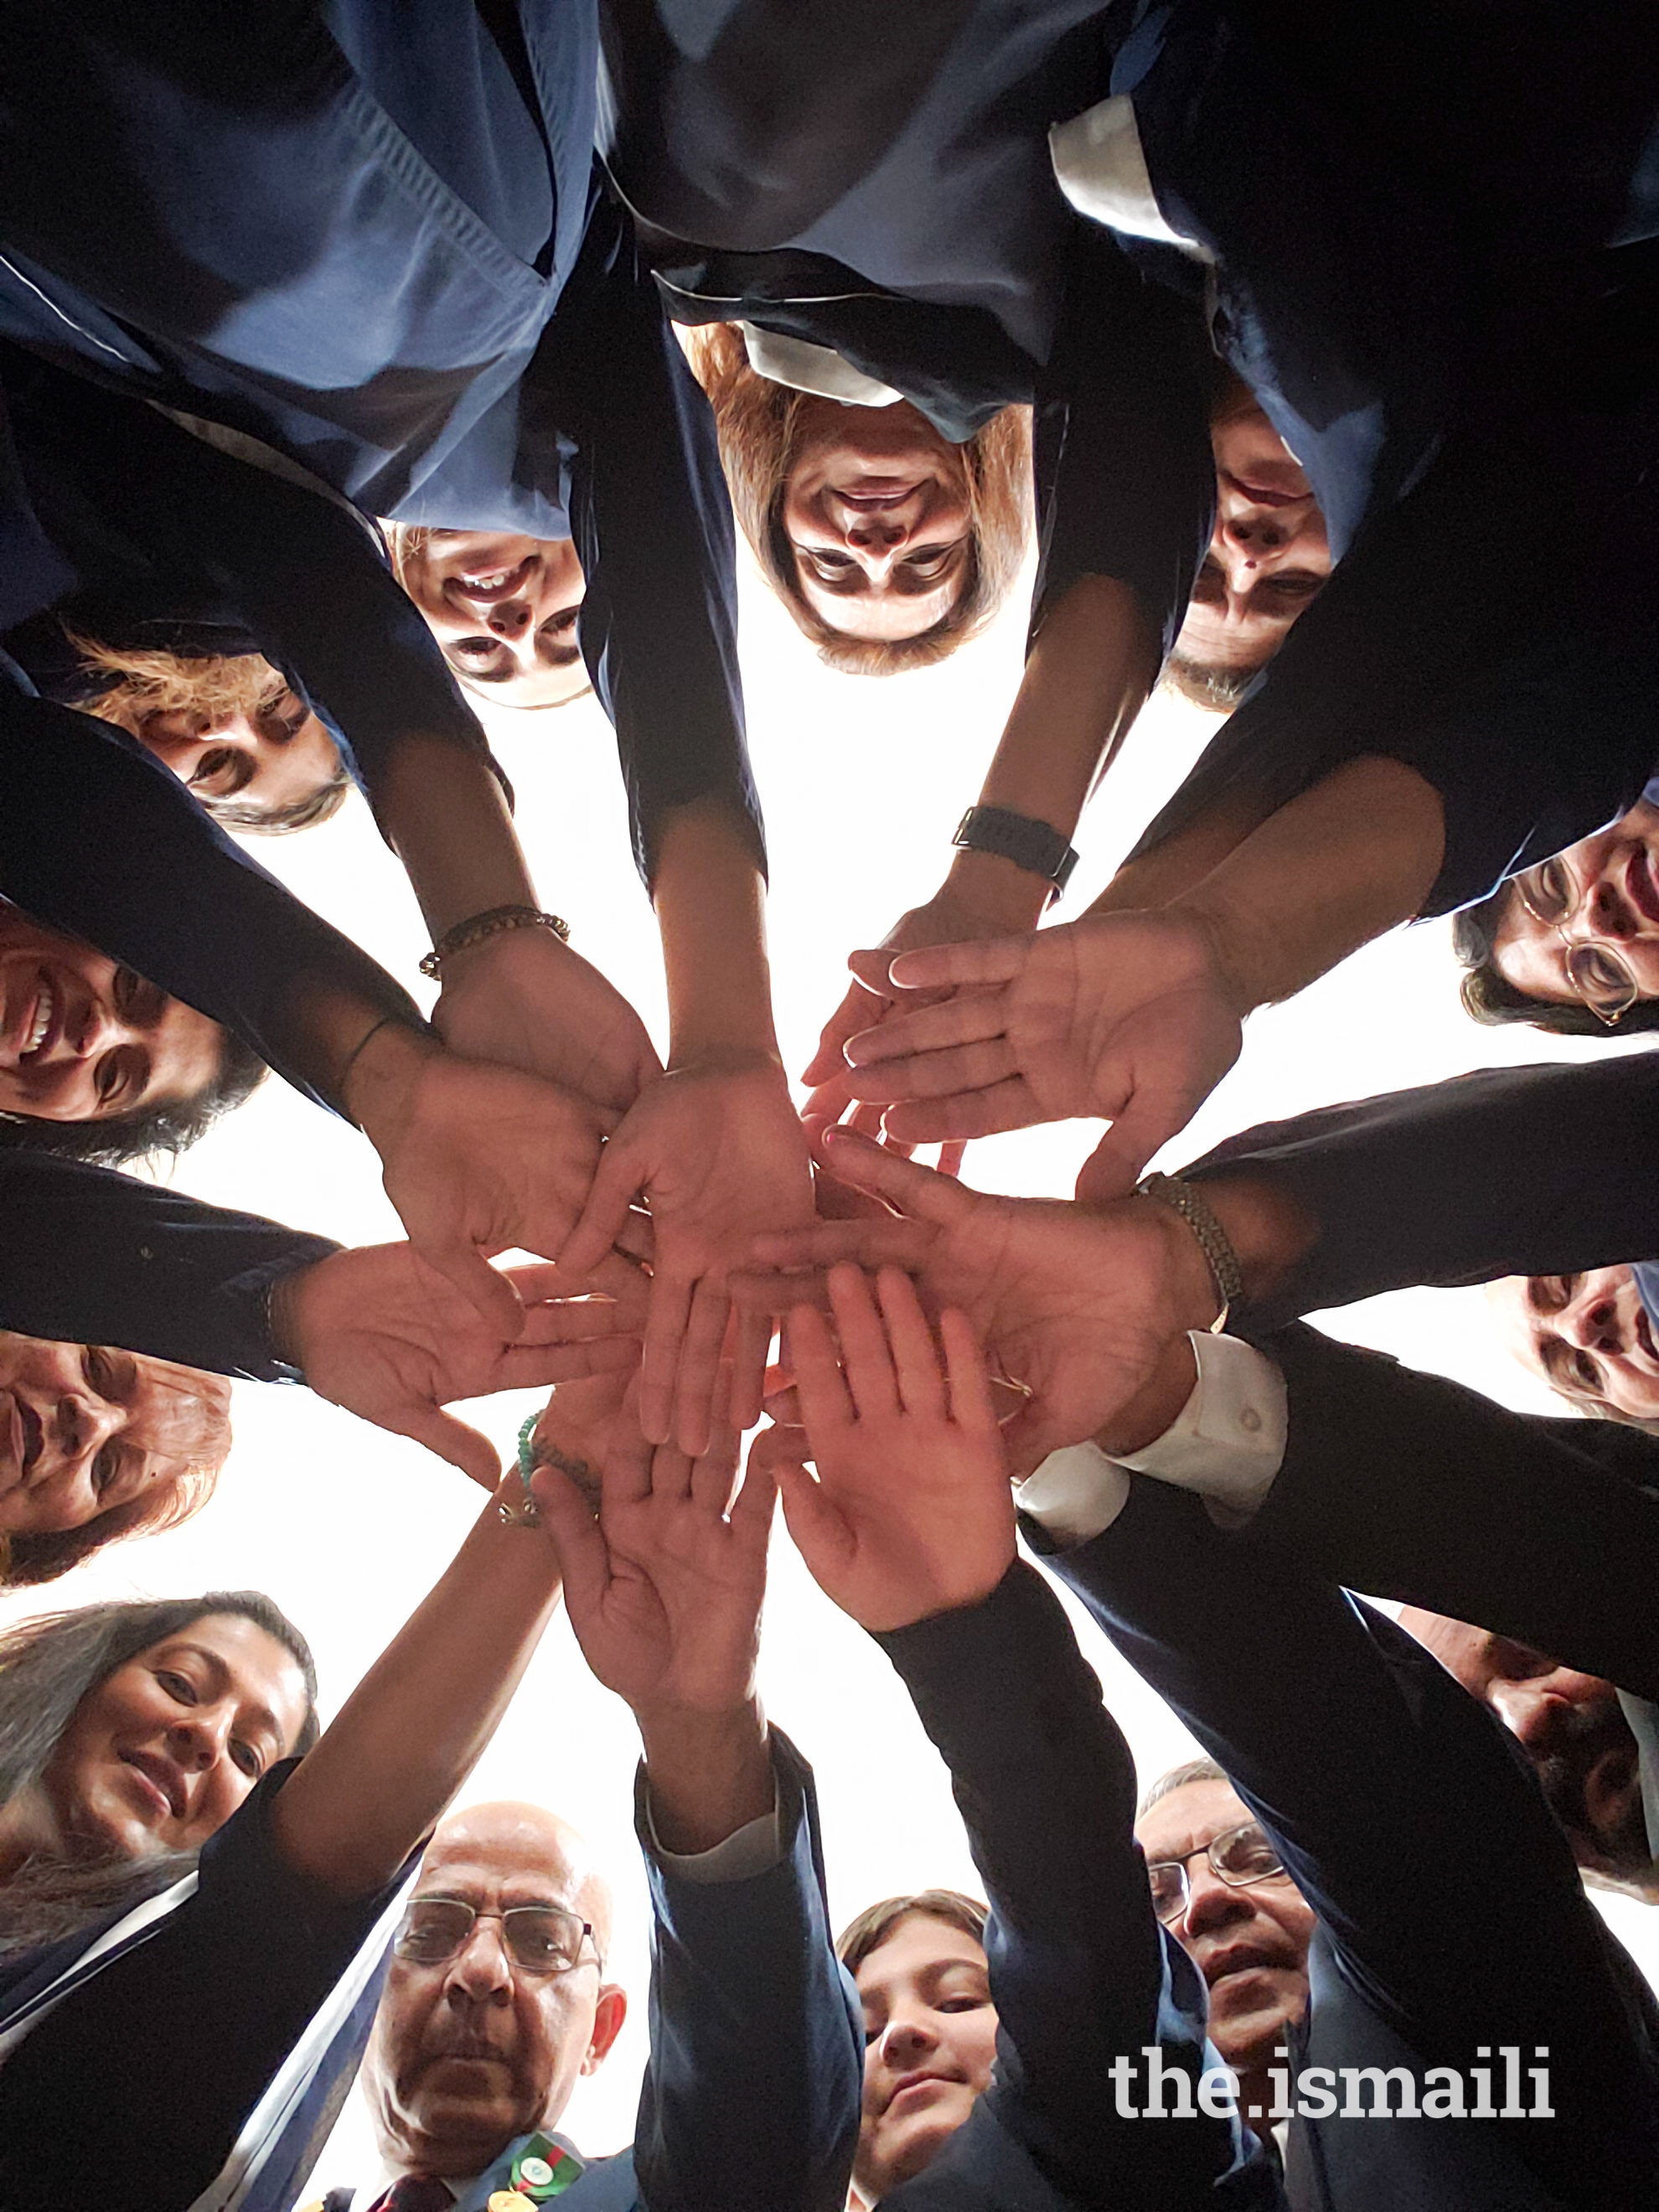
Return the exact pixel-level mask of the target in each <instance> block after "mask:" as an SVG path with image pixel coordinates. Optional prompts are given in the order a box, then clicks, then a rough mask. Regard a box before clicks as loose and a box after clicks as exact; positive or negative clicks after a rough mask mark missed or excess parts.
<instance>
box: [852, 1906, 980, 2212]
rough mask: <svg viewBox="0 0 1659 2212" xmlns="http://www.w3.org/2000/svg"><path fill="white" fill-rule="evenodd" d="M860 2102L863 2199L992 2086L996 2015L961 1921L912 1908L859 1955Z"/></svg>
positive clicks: (946, 2135)
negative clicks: (958, 1925) (937, 1917)
mask: <svg viewBox="0 0 1659 2212" xmlns="http://www.w3.org/2000/svg"><path fill="white" fill-rule="evenodd" d="M857 1981H858V1990H859V1995H860V1997H861V1998H862V1999H863V2002H864V2035H865V2048H864V2108H863V2114H862V2117H861V2118H860V2123H859V2147H858V2154H857V2156H856V2157H855V2158H854V2161H853V2180H854V2185H855V2186H856V2188H857V2190H858V2193H859V2195H860V2197H862V2198H863V2200H864V2202H865V2203H866V2204H874V2203H878V2201H879V2200H880V2198H882V2197H884V2196H885V2195H886V2193H887V2192H888V2191H889V2190H890V2189H893V2188H896V2186H897V2185H898V2184H899V2183H900V2182H901V2181H908V2179H909V2178H910V2176H911V2175H912V2174H913V2173H920V2172H921V2171H922V2169H923V2168H924V2167H925V2166H928V2165H929V2164H931V2163H932V2161H933V2159H934V2158H935V2157H937V2155H938V2154H939V2148H940V2147H941V2146H942V2145H943V2144H944V2143H945V2142H948V2141H949V2140H950V2138H951V2136H953V2135H954V2134H955V2133H956V2131H957V2129H958V2128H959V2127H960V2126H961V2125H962V2124H963V2121H964V2120H965V2119H966V2118H967V2117H968V2115H969V2112H972V2110H973V2108H974V2102H975V2099H976V2098H978V2097H980V2096H981V2095H983V2093H984V2092H985V2090H986V2089H987V2087H989V2086H990V2081H991V2068H992V2064H993V2062H994V2059H995V2057H996V2037H997V2015H996V2009H995V2007H994V2005H993V2004H992V2002H991V1985H990V1980H989V1976H988V1970H987V1966H986V1963H985V1953H984V1951H983V1949H982V1948H981V1946H980V1945H979V1944H978V1943H976V1942H975V1941H974V1939H973V1937H972V1936H969V1934H968V1933H967V1932H966V1931H965V1930H964V1929H960V1928H953V1927H951V1925H950V1924H949V1923H948V1922H946V1921H943V1920H935V1919H934V1918H933V1917H932V1916H931V1915H929V1914H925V1913H921V1912H909V1913H906V1914H905V1916H904V1917H903V1918H902V1919H901V1920H900V1921H898V1922H897V1923H896V1924H895V1926H894V1927H893V1928H892V1929H891V1930H890V1933H889V1934H888V1935H887V1936H885V1937H884V1940H883V1941H882V1942H881V1943H879V1944H878V1946H877V1948H875V1949H874V1950H873V1951H871V1952H870V1953H868V1954H866V1957H865V1958H863V1959H862V1960H860V1963H859V1969H858V1974H857Z"/></svg>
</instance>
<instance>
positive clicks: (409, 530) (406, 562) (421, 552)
mask: <svg viewBox="0 0 1659 2212" xmlns="http://www.w3.org/2000/svg"><path fill="white" fill-rule="evenodd" d="M380 533H381V535H382V536H383V537H384V538H385V539H386V553H387V556H388V557H389V559H390V560H391V562H392V574H393V575H394V576H395V577H396V578H397V579H398V582H399V584H401V585H402V586H403V588H404V591H405V592H409V597H410V599H411V600H413V601H414V603H415V608H416V613H419V612H420V602H419V601H418V600H416V599H415V594H414V592H410V590H409V571H410V568H411V567H413V565H414V563H415V562H416V561H422V560H424V559H425V558H426V556H427V554H428V551H429V550H431V545H432V530H431V528H430V526H428V525H427V524H425V523H420V522H393V521H392V520H390V518H389V517H387V516H386V515H382V516H381V517H380ZM424 620H425V617H424V616H422V621H424ZM440 650H441V647H440ZM444 664H445V665H446V666H447V668H448V670H449V672H450V674H451V675H452V676H453V678H455V681H456V682H457V683H458V684H459V685H460V687H461V689H462V690H463V691H470V692H471V695H472V696H473V697H474V698H475V699H488V700H489V702H490V704H491V705H492V706H495V707H506V708H510V709H511V711H512V712H513V714H551V713H552V712H553V711H554V709H555V708H559V707H570V706H574V704H575V702H576V701H577V700H578V699H590V698H592V696H593V686H592V684H591V683H587V684H583V685H582V687H581V690H580V691H573V692H572V693H571V694H570V696H569V697H568V698H566V699H538V701H537V702H536V703H535V705H534V706H533V707H526V706H522V705H520V702H519V701H518V700H516V699H503V698H502V697H501V686H500V685H499V684H473V683H471V682H469V680H468V678H467V676H466V673H465V671H464V670H463V669H459V668H457V667H456V666H455V665H454V663H453V661H452V660H451V659H450V658H449V656H448V654H447V653H445V654H444Z"/></svg>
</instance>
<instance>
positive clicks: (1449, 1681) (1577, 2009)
mask: <svg viewBox="0 0 1659 2212" xmlns="http://www.w3.org/2000/svg"><path fill="white" fill-rule="evenodd" d="M1050 1565H1052V1566H1053V1567H1054V1569H1055V1571H1057V1572H1058V1573H1059V1574H1060V1577H1062V1578H1063V1580H1064V1581H1065V1582H1066V1583H1068V1584H1069V1585H1070V1587H1071V1588H1072V1589H1073V1590H1075V1591H1076V1592H1077V1594H1078V1595H1079V1597H1080V1598H1081V1599H1082V1600H1083V1601H1084V1603H1085V1605H1086V1606H1087V1607H1088V1608H1089V1610H1090V1611H1091V1613H1093V1614H1094V1616H1095V1618H1096V1619H1097V1620H1098V1621H1099V1622H1100V1625H1101V1626H1102V1627H1103V1629H1104V1630H1105V1631H1106V1632H1107V1634H1108V1635H1109V1637H1110V1638H1111V1639H1112V1641H1113V1643H1114V1644H1116V1646H1117V1648H1118V1650H1120V1651H1121V1652H1122V1654H1123V1656H1125V1658H1127V1660H1128V1661H1129V1662H1130V1664H1131V1665H1132V1666H1133V1667H1134V1668H1135V1669H1136V1670H1137V1672H1138V1673H1139V1674H1142V1675H1143V1676H1144V1677H1145V1678H1146V1680H1147V1681H1148V1682H1149V1683H1150V1684H1151V1685H1152V1687H1153V1688H1154V1689H1155V1690H1156V1691H1157V1692H1158V1694H1159V1696H1160V1697H1162V1698H1163V1699H1164V1700H1165V1701H1166V1703H1167V1704H1168V1705H1170V1707H1171V1709H1172V1710H1173V1711H1174V1712H1175V1713H1176V1716H1177V1717H1178V1718H1179V1719H1180V1720H1181V1721H1182V1723H1184V1724H1185V1725H1186V1726H1187V1727H1188V1729H1191V1730H1192V1732H1193V1734H1194V1735H1195V1736H1196V1737H1197V1738H1198V1740H1199V1741H1200V1743H1201V1744H1202V1745H1203V1747H1204V1748H1205V1749H1206V1751H1207V1752H1208V1753H1210V1754H1211V1756H1212V1758H1214V1759H1216V1760H1218V1763H1219V1764H1220V1765H1222V1766H1223V1767H1225V1769H1226V1771H1227V1772H1228V1773H1229V1774H1230V1775H1231V1778H1232V1779H1233V1782H1234V1784H1235V1785H1236V1786H1237V1790H1238V1791H1239V1794H1240V1796H1243V1799H1244V1801H1245V1802H1246V1803H1247V1804H1248V1805H1249V1808H1250V1809H1251V1811H1252V1812H1254V1813H1255V1814H1256V1816H1257V1818H1258V1819H1260V1820H1261V1822H1262V1824H1263V1825H1264V1826H1266V1827H1267V1829H1268V1830H1269V1831H1270V1832H1272V1834H1273V1837H1274V1838H1275V1840H1276V1841H1277V1842H1278V1844H1279V1847H1280V1850H1281V1852H1282V1854H1283V1857H1284V1859H1285V1866H1286V1868H1287V1869H1288V1870H1289V1872H1290V1873H1291V1875H1292V1876H1293V1878H1294V1880H1295V1881H1296V1885H1297V1888H1298V1889H1300V1890H1301V1892H1302V1893H1303V1895H1304V1897H1305V1898H1306V1899H1307V1900H1308V1902H1309V1904H1310V1905H1312V1907H1313V1909H1314V1911H1316V1913H1317V1914H1318V1916H1319V1918H1320V1920H1321V1921H1322V1923H1323V1924H1324V1927H1325V1929H1326V1932H1327V1934H1328V1936H1329V1937H1330V1939H1331V1941H1332V1943H1333V1945H1334V1951H1335V1956H1336V1960H1337V1963H1338V1966H1339V1970H1340V1972H1341V1973H1342V1975H1343V1977H1344V1978H1345V1979H1346V1980H1347V1981H1348V1982H1349V1983H1350V1984H1352V1986H1353V1987H1354V1988H1355V1989H1356V1990H1358V1992H1359V1993H1360V1994H1361V1995H1362V1996H1363V1997H1364V2000H1365V2001H1366V2002H1368V2003H1369V2004H1370V2006H1371V2007H1372V2008H1374V2009H1375V2010H1376V2012H1377V2013H1379V2014H1380V2015H1381V2016H1382V2017H1383V2018H1384V2019H1385V2020H1386V2021H1388V2022H1389V2025H1390V2026H1391V2027H1394V2028H1395V2031H1396V2032H1397V2033H1399V2034H1400V2035H1401V2036H1402V2037H1403V2038H1404V2039H1406V2040H1407V2042H1408V2043H1409V2044H1410V2045H1412V2046H1413V2049H1414V2050H1416V2051H1419V2052H1420V2053H1421V2054H1422V2056H1423V2057H1424V2058H1425V2060H1426V2061H1427V2062H1428V2063H1437V2064H1450V2065H1467V2064H1468V2063H1472V2062H1473V2060H1474V2053H1475V2050H1476V2048H1477V2047H1478V2046H1479V2045H1481V2044H1485V2045H1488V2046H1489V2047H1494V2046H1498V2045H1503V2044H1511V2045H1522V2046H1527V2047H1531V2046H1536V2045H1545V2046H1546V2047H1547V2049H1548V2051H1549V2052H1550V2057H1551V2066H1552V2072H1551V2095H1552V2100H1553V2104H1554V2106H1555V2111H1556V2113H1557V2116H1558V2119H1557V2124H1556V2126H1555V2127H1554V2128H1553V2129H1551V2130H1544V2129H1541V2128H1539V2127H1538V2126H1537V2125H1536V2124H1533V2125H1532V2128H1531V2133H1530V2135H1529V2136H1528V2154H1529V2157H1530V2159H1531V2160H1533V2161H1534V2162H1535V2163H1536V2164H1538V2165H1539V2166H1540V2167H1541V2168H1542V2169H1544V2170H1546V2171H1547V2170H1548V2169H1550V2168H1551V2167H1552V2166H1556V2167H1557V2169H1558V2171H1559V2179H1563V2180H1566V2181H1569V2182H1570V2184H1571V2185H1570V2186H1568V2187H1567V2188H1565V2190H1564V2191H1563V2193H1564V2196H1565V2197H1568V2198H1569V2199H1571V2198H1574V2197H1576V2198H1577V2201H1579V2202H1589V2201H1591V2199H1592V2197H1595V2192H1594V2191H1593V2189H1590V2188H1589V2187H1587V2185H1586V2184H1585V2180H1584V2176H1585V2175H1586V2174H1589V2173H1592V2172H1598V2171H1603V2170H1608V2169H1606V2166H1605V2162H1606V2160H1607V2157H1608V2154H1609V2146H1610V2145H1611V2146H1612V2148H1613V2154H1614V2155H1615V2158H1616V2159H1618V2160H1623V2161H1625V2166H1626V2172H1625V2175H1624V2177H1623V2178H1622V2179H1620V2185H1619V2187H1618V2188H1617V2189H1616V2190H1613V2191H1610V2193H1609V2194H1608V2196H1607V2198H1606V2200H1605V2201H1607V2203H1614V2202H1617V2203H1624V2202H1626V2195H1625V2181H1626V2179H1628V2161H1629V2159H1630V2156H1631V2152H1632V2144H1633V2143H1634V2142H1637V2141H1639V2140H1643V2139H1646V2140H1647V2141H1648V2142H1649V2144H1650V2142H1651V2137H1652V2133H1653V2130H1654V2126H1655V2116H1656V2103H1655V2089H1654V2084H1653V2082H1652V2081H1651V2080H1650V2078H1649V2071H1650V2069H1649V2068H1648V2066H1647V2065H1646V2064H1645V2063H1644V2057H1643V2055H1642V2045H1641V2041H1640V2036H1639V2032H1638V2031H1637V2030H1636V2029H1635V2027H1634V2023H1633V2021H1632V2010H1631V2006H1632V1984H1633V1983H1634V1981H1635V1979H1636V1978H1635V1977H1634V1976H1633V1975H1632V1978H1631V1981H1629V1982H1627V1981H1626V1978H1625V1977H1624V1976H1623V1974H1622V1973H1621V1972H1620V1970H1619V1968H1618V1966H1617V1965H1616V1964H1615V1960H1617V1959H1622V1957H1623V1954H1621V1953H1619V1952H1618V1949H1617V1947H1616V1946H1615V1945H1613V1944H1612V1943H1611V1942H1610V1941H1609V1939H1608V1937H1607V1934H1606V1931H1605V1930H1604V1929H1603V1927H1602V1924H1601V1918H1600V1916H1599V1915H1598V1914H1597V1913H1596V1911H1595V1908H1594V1906H1593V1905H1591V1904H1590V1902H1589V1899H1588V1898H1587V1897H1586V1896H1585V1894H1584V1892H1583V1886H1582V1884H1581V1882H1580V1881H1579V1876H1578V1870H1577V1867H1576V1866H1575V1865H1574V1863H1573V1858H1572V1853H1571V1850H1570V1848H1569V1846H1568V1844H1567V1840H1566V1838H1565V1835H1564V1834H1563V1832H1562V1831H1561V1830H1560V1828H1559V1827H1558V1826H1557V1825H1556V1823H1555V1820H1553V1817H1552V1815H1551V1814H1550V1812H1549V1810H1548V1808H1547V1806H1546V1805H1545V1802H1544V1799H1543V1796H1542V1794H1541V1791H1540V1790H1539V1788H1538V1785H1537V1783H1536V1781H1535V1780H1534V1776H1533V1772H1532V1769H1531V1767H1530V1765H1529V1764H1528V1760H1527V1758H1526V1754H1525V1753H1523V1752H1522V1750H1521V1748H1520V1747H1519V1746H1518V1745H1517V1744H1516V1742H1515V1741H1514V1739H1513V1738H1512V1737H1510V1735H1507V1734H1506V1732H1505V1731H1504V1728H1503V1727H1502V1725H1501V1724H1500V1723H1499V1722H1498V1720H1497V1718H1496V1717H1495V1716H1494V1715H1492V1713H1490V1712H1489V1711H1487V1710H1486V1707H1485V1706H1484V1705H1480V1704H1478V1703H1477V1702H1476V1700H1475V1699H1473V1698H1471V1697H1470V1696H1469V1695H1468V1692H1466V1691H1465V1690H1463V1689H1462V1686H1460V1685H1459V1684H1458V1683H1457V1682H1456V1681H1455V1680H1454V1679H1453V1678H1452V1676H1451V1675H1450V1674H1448V1673H1447V1672H1446V1671H1445V1669H1444V1668H1443V1667H1441V1666H1440V1664H1439V1663H1438V1662H1437V1661H1436V1660H1434V1659H1432V1658H1431V1656H1429V1654H1428V1653H1427V1652H1426V1651H1425V1650H1424V1649H1423V1647H1422V1646H1421V1645H1420V1644H1417V1643H1416V1642H1415V1641H1414V1640H1413V1638H1411V1637H1409V1636H1407V1635H1406V1633H1405V1632H1403V1630H1401V1629H1400V1628H1398V1627H1397V1626H1395V1623H1394V1622H1393V1621H1391V1620H1386V1619H1385V1618H1383V1616H1382V1615H1381V1614H1379V1613H1374V1612H1373V1611H1371V1610H1370V1608H1369V1607H1365V1606H1364V1605H1362V1604H1361V1603H1360V1602H1359V1601H1358V1600H1357V1599H1355V1598H1352V1597H1350V1596H1349V1595H1347V1594H1346V1591H1343V1590H1340V1589H1337V1587H1336V1586H1335V1585H1334V1583H1321V1582H1319V1581H1317V1580H1316V1579H1314V1578H1312V1577H1309V1576H1307V1575H1306V1574H1304V1572H1303V1571H1301V1570H1300V1569H1299V1568H1297V1567H1296V1566H1294V1565H1291V1563H1289V1562H1288V1561H1285V1560H1283V1559H1267V1558H1265V1557H1262V1556H1261V1555H1259V1554H1258V1555H1246V1554H1245V1553H1243V1550H1242V1549H1241V1547H1239V1546H1238V1545H1237V1543H1236V1542H1235V1541H1234V1540H1233V1539H1232V1538H1231V1537H1230V1536H1227V1535H1225V1534H1223V1533H1222V1532H1221V1531H1220V1530H1218V1528H1215V1527H1214V1526H1213V1524H1212V1522H1211V1521H1210V1519H1209V1517H1208V1516H1207V1514H1206V1512H1205V1510H1204V1507H1203V1505H1202V1504H1201V1502H1200V1500H1199V1499H1198V1498H1194V1497H1191V1496H1189V1495H1188V1494H1187V1493H1185V1492H1176V1491H1173V1490H1170V1489H1169V1488H1168V1487H1166V1486H1164V1485H1163V1484H1160V1483H1157V1482H1153V1481H1149V1480H1141V1479H1139V1478H1138V1479H1137V1480H1136V1482H1135V1485H1134V1488H1133V1492H1132V1494H1131V1497H1130V1498H1129V1502H1128V1504H1127V1505H1126V1507H1125V1508H1124V1510H1123V1511H1122V1513H1121V1514H1120V1515H1119V1516H1118V1518H1117V1519H1116V1521H1115V1522H1113V1524H1112V1526H1111V1527H1110V1528H1108V1529H1107V1530H1106V1531H1105V1532H1104V1534H1102V1535H1100V1536H1097V1537H1096V1538H1095V1539H1093V1541H1091V1542H1090V1543H1087V1544H1084V1545H1080V1546H1079V1547H1078V1548H1077V1549H1075V1550H1074V1551H1070V1552H1066V1553H1060V1554H1059V1555H1057V1556H1056V1557H1054V1559H1052V1560H1051V1561H1050ZM1540 1960H1548V1962H1549V1971H1548V1972H1547V1973H1543V1972H1540V1971H1539V1961H1540ZM1628 1963H1629V1962H1628V1961H1627V1960H1626V1961H1625V1964H1626V1966H1628ZM1609 2116H1613V2119H1612V2124H1611V2125H1609V2124H1608V2120H1609ZM1546 2137H1547V2138H1548V2140H1547V2141H1546ZM1610 2170H1612V2171H1617V2170H1618V2168H1617V2166H1616V2165H1615V2166H1614V2167H1613V2169H1610ZM1595 2201H1596V2202H1598V2203H1599V2202H1601V2201H1603V2200H1602V2199H1601V2198H1600V2197H1595Z"/></svg>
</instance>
